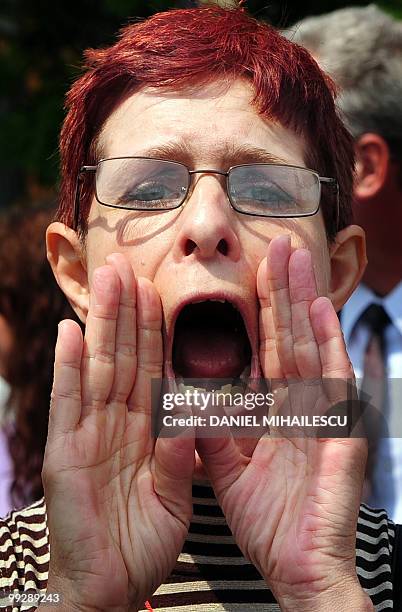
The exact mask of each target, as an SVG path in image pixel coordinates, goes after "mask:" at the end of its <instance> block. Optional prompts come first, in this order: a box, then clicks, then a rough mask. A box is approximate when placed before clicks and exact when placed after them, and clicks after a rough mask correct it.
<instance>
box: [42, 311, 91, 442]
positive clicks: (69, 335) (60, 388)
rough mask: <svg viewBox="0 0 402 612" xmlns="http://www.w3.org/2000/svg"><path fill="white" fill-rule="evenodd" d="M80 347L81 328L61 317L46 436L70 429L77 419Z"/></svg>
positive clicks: (81, 342)
mask: <svg viewBox="0 0 402 612" xmlns="http://www.w3.org/2000/svg"><path fill="white" fill-rule="evenodd" d="M82 347H83V339H82V332H81V329H80V326H79V325H78V323H76V322H75V321H70V320H65V321H61V322H60V323H59V328H58V335H57V342H56V350H55V362H54V380H53V389H52V395H51V401H50V412H49V436H50V435H53V434H65V433H67V432H69V431H72V430H74V428H75V427H76V426H77V424H78V423H79V420H80V417H81V380H80V379H81V375H80V368H81V356H82Z"/></svg>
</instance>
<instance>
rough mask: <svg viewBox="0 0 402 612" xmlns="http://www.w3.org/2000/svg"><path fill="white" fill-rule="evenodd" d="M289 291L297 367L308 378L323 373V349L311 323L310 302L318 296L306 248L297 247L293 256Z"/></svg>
mask: <svg viewBox="0 0 402 612" xmlns="http://www.w3.org/2000/svg"><path fill="white" fill-rule="evenodd" d="M289 295H290V302H291V313H292V335H293V353H294V357H295V361H296V367H297V370H298V372H299V374H300V376H301V377H302V378H303V379H305V380H306V379H314V378H317V377H320V376H321V361H320V353H319V350H318V346H317V342H316V339H315V336H314V333H313V330H312V327H311V323H310V306H311V304H312V302H313V301H314V300H315V299H316V298H317V288H316V283H315V277H314V271H313V266H312V261H311V253H310V252H309V251H308V250H307V249H297V250H296V251H294V252H293V253H292V255H291V256H290V259H289Z"/></svg>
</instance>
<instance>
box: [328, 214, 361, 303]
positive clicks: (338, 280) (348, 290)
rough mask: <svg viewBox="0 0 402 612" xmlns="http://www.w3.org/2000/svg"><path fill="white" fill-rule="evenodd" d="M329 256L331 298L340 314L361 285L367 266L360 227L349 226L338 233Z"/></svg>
mask: <svg viewBox="0 0 402 612" xmlns="http://www.w3.org/2000/svg"><path fill="white" fill-rule="evenodd" d="M329 256H330V265H331V282H330V288H329V297H330V299H331V301H332V303H333V305H334V308H335V310H336V311H337V312H338V310H340V309H341V308H342V306H343V305H344V303H345V302H346V301H347V300H348V299H349V297H350V296H351V294H352V293H353V291H354V290H355V288H356V287H357V285H358V284H359V282H360V279H361V277H362V276H363V272H364V270H365V268H366V265H367V257H366V239H365V234H364V230H363V229H362V228H361V227H360V226H359V225H348V226H347V227H345V228H344V229H343V230H341V231H340V232H338V233H337V235H336V236H335V241H334V242H333V243H332V244H331V245H330V249H329Z"/></svg>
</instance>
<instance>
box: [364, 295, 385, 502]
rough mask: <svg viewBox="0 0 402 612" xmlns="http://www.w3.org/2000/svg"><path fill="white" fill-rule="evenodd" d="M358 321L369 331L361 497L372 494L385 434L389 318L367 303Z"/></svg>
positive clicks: (365, 370) (379, 309) (365, 369)
mask: <svg viewBox="0 0 402 612" xmlns="http://www.w3.org/2000/svg"><path fill="white" fill-rule="evenodd" d="M360 322H361V323H364V324H365V325H366V326H367V328H368V330H369V337H368V341H367V344H366V350H365V355H364V370H363V381H362V386H361V396H362V398H363V399H364V400H365V401H368V402H369V405H368V408H367V409H366V410H365V411H364V416H363V420H364V424H365V428H366V432H367V436H368V440H369V455H368V460H367V468H366V482H365V497H366V498H368V497H369V496H372V495H375V492H374V491H373V484H374V483H373V475H374V468H375V464H376V460H377V451H378V444H379V441H380V439H381V437H383V436H385V435H387V425H386V415H385V408H386V397H387V369H386V362H385V350H386V343H385V330H386V328H387V326H388V325H389V324H390V323H391V319H390V318H389V316H388V315H387V313H386V312H385V310H384V308H383V307H382V306H381V305H379V304H371V305H370V306H369V307H368V308H367V309H366V310H365V311H364V313H363V314H362V316H361V318H360Z"/></svg>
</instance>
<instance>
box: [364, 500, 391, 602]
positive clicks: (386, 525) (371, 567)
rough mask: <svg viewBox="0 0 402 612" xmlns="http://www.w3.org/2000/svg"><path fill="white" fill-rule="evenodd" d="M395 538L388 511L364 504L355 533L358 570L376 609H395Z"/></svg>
mask: <svg viewBox="0 0 402 612" xmlns="http://www.w3.org/2000/svg"><path fill="white" fill-rule="evenodd" d="M394 541H395V524H394V523H393V522H392V521H391V520H390V519H389V518H388V515H387V513H386V511H385V510H378V509H374V508H369V507H368V506H366V505H365V504H362V505H361V506H360V512H359V518H358V522H357V532H356V571H357V575H358V577H359V580H360V583H361V585H362V587H363V588H364V590H365V591H366V592H367V593H368V594H369V595H370V597H371V599H372V601H373V603H374V605H375V606H376V609H377V606H379V608H378V609H381V610H385V609H392V600H393V586H394V584H393V583H394V579H393V569H394V563H393V548H394ZM388 606H389V607H388Z"/></svg>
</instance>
